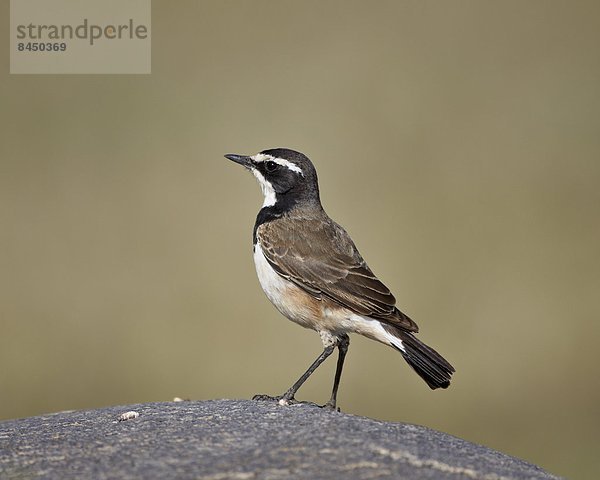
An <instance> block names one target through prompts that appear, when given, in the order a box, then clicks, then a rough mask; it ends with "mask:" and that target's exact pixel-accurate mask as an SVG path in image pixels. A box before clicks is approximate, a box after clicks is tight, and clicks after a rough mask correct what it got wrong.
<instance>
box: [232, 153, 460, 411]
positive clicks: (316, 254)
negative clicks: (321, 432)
mask: <svg viewBox="0 0 600 480" xmlns="http://www.w3.org/2000/svg"><path fill="white" fill-rule="evenodd" d="M225 158H227V159H229V160H231V161H233V162H235V163H237V164H240V165H242V166H243V167H245V168H246V169H247V170H249V171H250V172H251V173H252V174H253V175H254V176H255V177H256V179H257V180H258V183H259V185H260V187H261V190H262V193H263V196H264V201H263V204H262V207H261V209H260V210H259V212H258V215H257V217H256V222H255V224H254V229H253V233H252V244H253V256H254V264H255V268H256V273H257V276H258V280H259V283H260V285H261V287H262V290H263V291H264V293H265V294H266V296H267V298H268V299H269V300H270V301H271V303H272V304H273V305H274V306H275V308H276V309H277V310H278V311H279V312H280V313H281V314H282V315H283V316H285V317H287V318H288V319H289V320H291V321H293V322H295V323H297V324H298V325H300V326H302V327H305V328H308V329H312V330H315V331H316V332H317V333H318V334H319V336H320V338H321V341H322V343H323V352H322V353H321V354H320V355H319V356H318V357H317V359H316V360H315V361H314V362H313V363H312V364H311V365H310V367H309V368H308V369H307V370H306V372H305V373H304V374H303V375H302V376H301V377H300V378H299V379H298V380H297V381H296V382H295V383H294V384H293V385H292V386H291V387H290V388H289V389H288V390H287V391H286V392H285V393H283V394H282V395H278V396H271V395H255V396H254V397H253V399H254V400H269V401H276V402H278V403H279V404H281V405H292V404H296V403H312V402H300V401H298V400H296V398H295V395H296V393H297V391H298V389H299V388H300V387H301V386H302V385H303V384H304V382H305V381H306V380H307V379H308V378H309V377H310V375H311V374H312V373H313V372H314V371H315V370H316V369H317V368H318V367H319V366H320V365H321V364H322V363H323V362H324V361H325V359H327V358H328V357H329V356H330V355H331V354H332V353H333V352H334V351H335V349H336V348H337V349H338V359H337V366H336V371H335V377H334V381H333V389H332V392H331V397H330V399H329V400H328V401H327V403H325V404H324V405H320V406H321V407H325V408H327V409H332V410H339V408H337V393H338V388H339V384H340V379H341V376H342V369H343V366H344V360H345V358H346V353H347V352H348V347H349V345H350V337H349V334H359V335H363V336H365V337H367V338H369V339H372V340H375V341H377V342H380V343H383V344H385V345H388V346H390V347H392V348H394V349H395V350H397V351H399V352H400V354H401V355H402V357H404V360H406V362H407V363H408V364H409V365H410V366H411V367H412V369H413V370H414V371H415V372H416V373H417V374H418V375H419V376H420V377H421V378H422V379H423V380H424V381H425V382H426V383H427V385H428V386H429V387H430V388H431V389H436V388H447V387H448V386H449V385H450V380H451V376H452V374H453V373H454V372H455V370H454V367H453V366H452V365H451V364H450V363H449V362H448V361H447V360H446V359H444V358H443V357H442V356H441V355H440V354H439V353H438V352H436V351H435V350H434V349H433V348H431V347H429V346H427V345H426V344H425V343H423V342H421V341H420V340H419V339H417V337H416V336H415V335H416V334H417V333H418V331H419V328H418V326H417V324H416V323H415V322H414V321H413V320H412V319H411V318H409V317H408V315H406V314H404V313H402V312H401V311H400V310H399V309H398V308H397V307H396V299H395V297H394V295H392V293H391V292H390V290H389V289H388V288H387V287H386V286H385V285H384V284H383V283H382V282H381V280H379V279H378V278H377V276H375V274H374V273H373V271H372V270H371V269H370V268H369V266H368V265H367V263H366V262H365V260H364V259H363V257H362V256H361V254H360V253H359V251H358V249H357V248H356V246H355V244H354V242H353V241H352V239H351V238H350V235H348V233H347V232H346V230H344V228H342V227H341V226H340V225H338V224H337V223H336V222H334V221H333V220H332V219H331V218H330V217H329V216H328V215H327V213H325V210H324V209H323V206H322V205H321V200H320V195H319V184H318V179H317V172H316V170H315V167H314V165H313V163H312V162H311V160H310V159H309V158H308V157H307V156H306V155H304V154H303V153H300V152H298V151H295V150H291V149H289V148H273V149H267V150H263V151H261V152H260V153H257V154H255V155H238V154H226V155H225Z"/></svg>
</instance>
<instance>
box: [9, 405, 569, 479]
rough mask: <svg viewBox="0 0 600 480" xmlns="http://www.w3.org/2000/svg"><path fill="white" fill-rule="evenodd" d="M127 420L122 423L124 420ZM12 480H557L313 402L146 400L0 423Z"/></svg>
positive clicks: (451, 441) (410, 428)
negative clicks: (284, 404) (147, 401)
mask: <svg viewBox="0 0 600 480" xmlns="http://www.w3.org/2000/svg"><path fill="white" fill-rule="evenodd" d="M126 412H137V413H138V414H139V416H137V417H136V415H135V414H133V413H130V414H128V415H125V416H124V417H122V418H123V420H121V421H120V420H119V419H120V417H121V416H122V415H123V414H125V413H126ZM125 417H129V419H128V420H124V418H125ZM0 478H1V479H3V480H5V479H6V480H8V479H11V480H12V479H29V478H48V479H61V480H62V479H88V478H89V479H100V480H101V479H141V478H143V479H178V480H179V479H181V480H185V479H206V480H208V479H211V480H218V479H238V480H244V479H289V478H294V479H296V478H298V479H340V478H351V479H372V478H398V479H410V480H417V479H436V480H444V479H463V478H464V479H486V480H500V479H505V478H506V479H556V478H557V477H555V476H553V475H550V474H548V473H546V472H545V471H544V470H542V469H541V468H539V467H536V466H535V465H531V464H529V463H526V462H524V461H522V460H519V459H517V458H514V457H510V456H508V455H505V454H503V453H500V452H497V451H494V450H490V449H489V448H486V447H482V446H480V445H476V444H473V443H469V442H466V441H464V440H461V439H459V438H456V437H453V436H450V435H447V434H445V433H441V432H436V431H434V430H430V429H428V428H425V427H421V426H417V425H408V424H402V423H387V422H380V421H377V420H372V419H369V418H364V417H356V416H353V415H347V414H344V413H338V412H331V411H324V410H322V409H320V408H317V407H314V406H309V405H292V406H287V407H282V406H279V405H276V404H273V403H269V402H254V401H245V400H214V401H206V402H170V403H147V404H140V405H128V406H124V407H111V408H103V409H99V410H89V411H77V412H61V413H56V414H52V415H44V416H40V417H32V418H24V419H20V420H9V421H5V422H0Z"/></svg>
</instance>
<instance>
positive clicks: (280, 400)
mask: <svg viewBox="0 0 600 480" xmlns="http://www.w3.org/2000/svg"><path fill="white" fill-rule="evenodd" d="M252 400H255V401H258V402H274V403H277V404H279V405H282V406H286V405H310V406H313V407H321V405H318V404H316V403H314V402H308V401H304V400H296V399H295V398H294V397H288V396H286V395H277V396H271V395H254V396H253V397H252Z"/></svg>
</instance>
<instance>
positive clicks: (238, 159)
mask: <svg viewBox="0 0 600 480" xmlns="http://www.w3.org/2000/svg"><path fill="white" fill-rule="evenodd" d="M225 158H227V159H229V160H231V161H232V162H235V163H239V164H240V165H243V166H244V167H246V168H250V167H251V166H252V159H251V158H250V157H248V156H246V155H236V154H234V153H228V154H227V155H225Z"/></svg>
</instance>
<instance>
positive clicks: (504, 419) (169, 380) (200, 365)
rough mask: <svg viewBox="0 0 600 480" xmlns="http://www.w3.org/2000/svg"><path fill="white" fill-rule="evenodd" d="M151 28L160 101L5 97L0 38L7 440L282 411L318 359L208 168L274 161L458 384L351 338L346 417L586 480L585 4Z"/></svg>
mask: <svg viewBox="0 0 600 480" xmlns="http://www.w3.org/2000/svg"><path fill="white" fill-rule="evenodd" d="M152 13H153V14H152V38H153V40H152V49H153V51H152V59H153V60H152V74H151V75H140V76H135V75H121V76H111V75H95V76H92V75H90V76H77V75H72V76H69V75H63V76H61V75H54V76H52V75H29V76H27V75H12V76H11V75H9V74H8V53H9V52H8V24H7V22H2V25H1V27H0V28H1V29H2V32H0V34H1V35H2V38H4V39H5V40H4V41H5V43H4V48H3V49H2V51H1V52H0V55H1V58H2V65H3V73H2V75H1V77H0V89H1V90H0V93H1V98H2V103H1V109H0V132H1V133H0V135H1V141H0V222H1V224H0V418H3V419H7V418H14V417H22V416H29V415H36V414H41V413H44V412H53V411H58V410H66V409H83V408H94V407H99V406H105V405H114V404H125V403H132V402H148V401H156V400H170V399H172V398H173V397H175V396H180V397H185V398H192V399H210V398H224V397H229V398H248V397H250V396H251V395H253V394H255V393H273V394H275V393H281V392H282V391H283V390H284V389H286V388H287V387H288V386H289V385H290V384H291V383H292V382H293V381H294V380H295V379H296V378H297V376H298V375H299V374H300V373H301V372H302V371H304V369H305V368H306V367H307V366H308V364H309V363H310V362H311V361H312V360H313V359H314V357H316V356H317V354H318V353H319V352H320V351H321V344H320V340H319V338H318V336H317V335H316V334H314V333H313V332H310V331H308V330H303V329H301V328H300V327H298V326H296V325H294V324H292V323H290V322H288V321H287V320H285V319H284V318H283V317H281V315H279V314H278V313H277V312H276V311H275V309H274V308H273V307H272V306H271V305H270V304H269V302H268V300H267V299H266V297H264V295H263V293H262V292H261V290H260V287H259V285H258V282H257V280H256V278H255V273H254V266H253V263H252V256H251V232H252V226H253V223H254V218H255V215H256V213H257V211H258V209H259V207H260V204H261V202H262V197H261V194H260V191H259V188H258V187H257V185H256V184H255V181H254V179H253V178H252V177H251V176H250V175H248V174H247V172H245V171H244V170H243V169H242V168H240V167H239V166H238V165H235V164H233V163H231V162H228V161H227V160H226V159H224V158H223V154H225V153H244V154H252V153H255V152H257V151H259V150H262V149H265V148H270V147H280V146H284V147H290V148H295V149H298V150H300V151H303V152H305V153H306V154H308V155H309V156H310V157H311V158H312V160H313V161H314V163H315V164H316V166H317V170H318V172H319V175H320V183H321V191H322V199H323V203H324V206H325V208H326V210H327V211H328V213H329V214H330V215H331V216H332V217H333V218H334V219H336V220H337V221H338V222H339V223H341V224H342V225H344V226H345V227H346V229H347V230H348V231H349V232H350V234H351V235H352V236H353V238H354V240H355V242H356V243H357V245H358V247H359V249H360V250H361V252H362V253H363V255H364V256H365V258H366V259H367V261H368V262H369V264H370V266H371V267H372V269H373V270H374V271H375V272H376V273H377V274H378V275H379V276H380V277H381V279H383V281H384V282H385V283H386V284H387V285H388V286H389V287H390V288H391V289H392V291H393V292H394V293H395V295H396V297H397V299H398V303H399V306H400V307H401V308H402V309H403V310H405V311H406V312H407V313H408V314H409V315H411V316H412V317H413V318H414V319H415V320H416V321H417V322H418V323H419V325H420V327H421V334H420V338H421V339H423V340H425V341H426V342H427V343H429V344H431V345H432V346H434V347H435V348H437V349H438V350H439V351H440V352H442V353H443V354H444V355H445V356H446V357H447V358H448V359H449V360H450V361H452V363H453V364H454V365H455V367H456V369H457V373H456V375H455V377H454V382H453V384H452V386H451V388H449V389H448V390H446V391H435V392H432V391H431V390H429V388H427V386H426V385H425V384H424V383H423V382H422V381H421V380H420V379H419V378H418V377H417V376H416V375H415V374H414V373H413V372H412V371H411V370H410V369H409V367H408V366H407V365H406V364H405V363H404V361H403V360H402V358H401V357H400V355H398V354H397V352H395V351H393V350H392V349H390V348H386V347H385V346H383V345H380V344H376V343H375V342H371V341H368V340H365V339H362V338H357V337H354V338H352V345H351V348H350V353H349V357H348V361H347V368H346V370H345V373H344V377H343V379H342V386H341V390H340V396H339V400H340V404H341V407H342V409H343V410H344V411H346V412H350V413H355V414H359V415H367V416H370V417H374V418H379V419H385V420H393V421H404V422H412V423H419V424H424V425H427V426H430V427H432V428H435V429H439V430H443V431H445V432H449V433H452V434H454V435H457V436H459V437H463V438H465V439H467V440H471V441H475V442H479V443H483V444H485V445H487V446H490V447H493V448H496V449H499V450H502V451H504V452H507V453H509V454H512V455H516V456H519V457H522V458H524V459H526V460H529V461H531V462H534V463H537V464H539V465H541V466H542V467H544V468H546V469H548V470H550V471H551V472H553V473H556V474H560V475H564V476H568V477H570V478H582V479H583V478H596V477H597V476H598V475H600V460H599V458H598V446H599V445H600V442H599V439H600V435H599V434H598V431H599V429H600V407H599V406H600V375H599V373H600V372H599V370H600V368H599V366H600V353H599V347H598V342H599V340H600V322H599V314H600V307H599V301H598V299H599V295H600V273H599V272H600V268H599V267H600V265H599V263H600V262H599V247H598V246H599V245H600V222H599V207H600V189H599V180H600V55H599V46H600V4H599V3H598V2H594V1H590V2H577V1H575V2H562V1H525V2H523V1H502V2H500V1H498V2H491V1H449V2H423V1H412V2H400V1H394V2H391V1H390V2H384V1H377V2H366V1H363V2H357V1H350V2H348V1H343V2H342V1H335V2H334V1H305V2H292V1H257V0H254V1H227V0H226V1H221V0H220V1H216V0H215V1H214V2H193V1H178V2H167V1H166V0H162V1H159V0H154V2H153V12H152ZM8 15H9V11H8V2H2V4H1V6H0V16H1V17H2V18H5V19H7V18H8ZM334 364H335V362H334V361H331V360H330V361H329V362H328V363H327V364H326V365H325V366H323V367H322V369H320V370H319V371H318V372H317V374H316V375H315V377H314V378H311V380H310V381H309V382H308V383H307V385H306V386H305V387H303V388H302V389H301V390H300V392H299V397H300V398H305V399H311V400H314V401H319V402H324V401H325V400H326V399H327V398H328V396H329V389H330V385H331V380H332V376H333V369H334Z"/></svg>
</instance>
